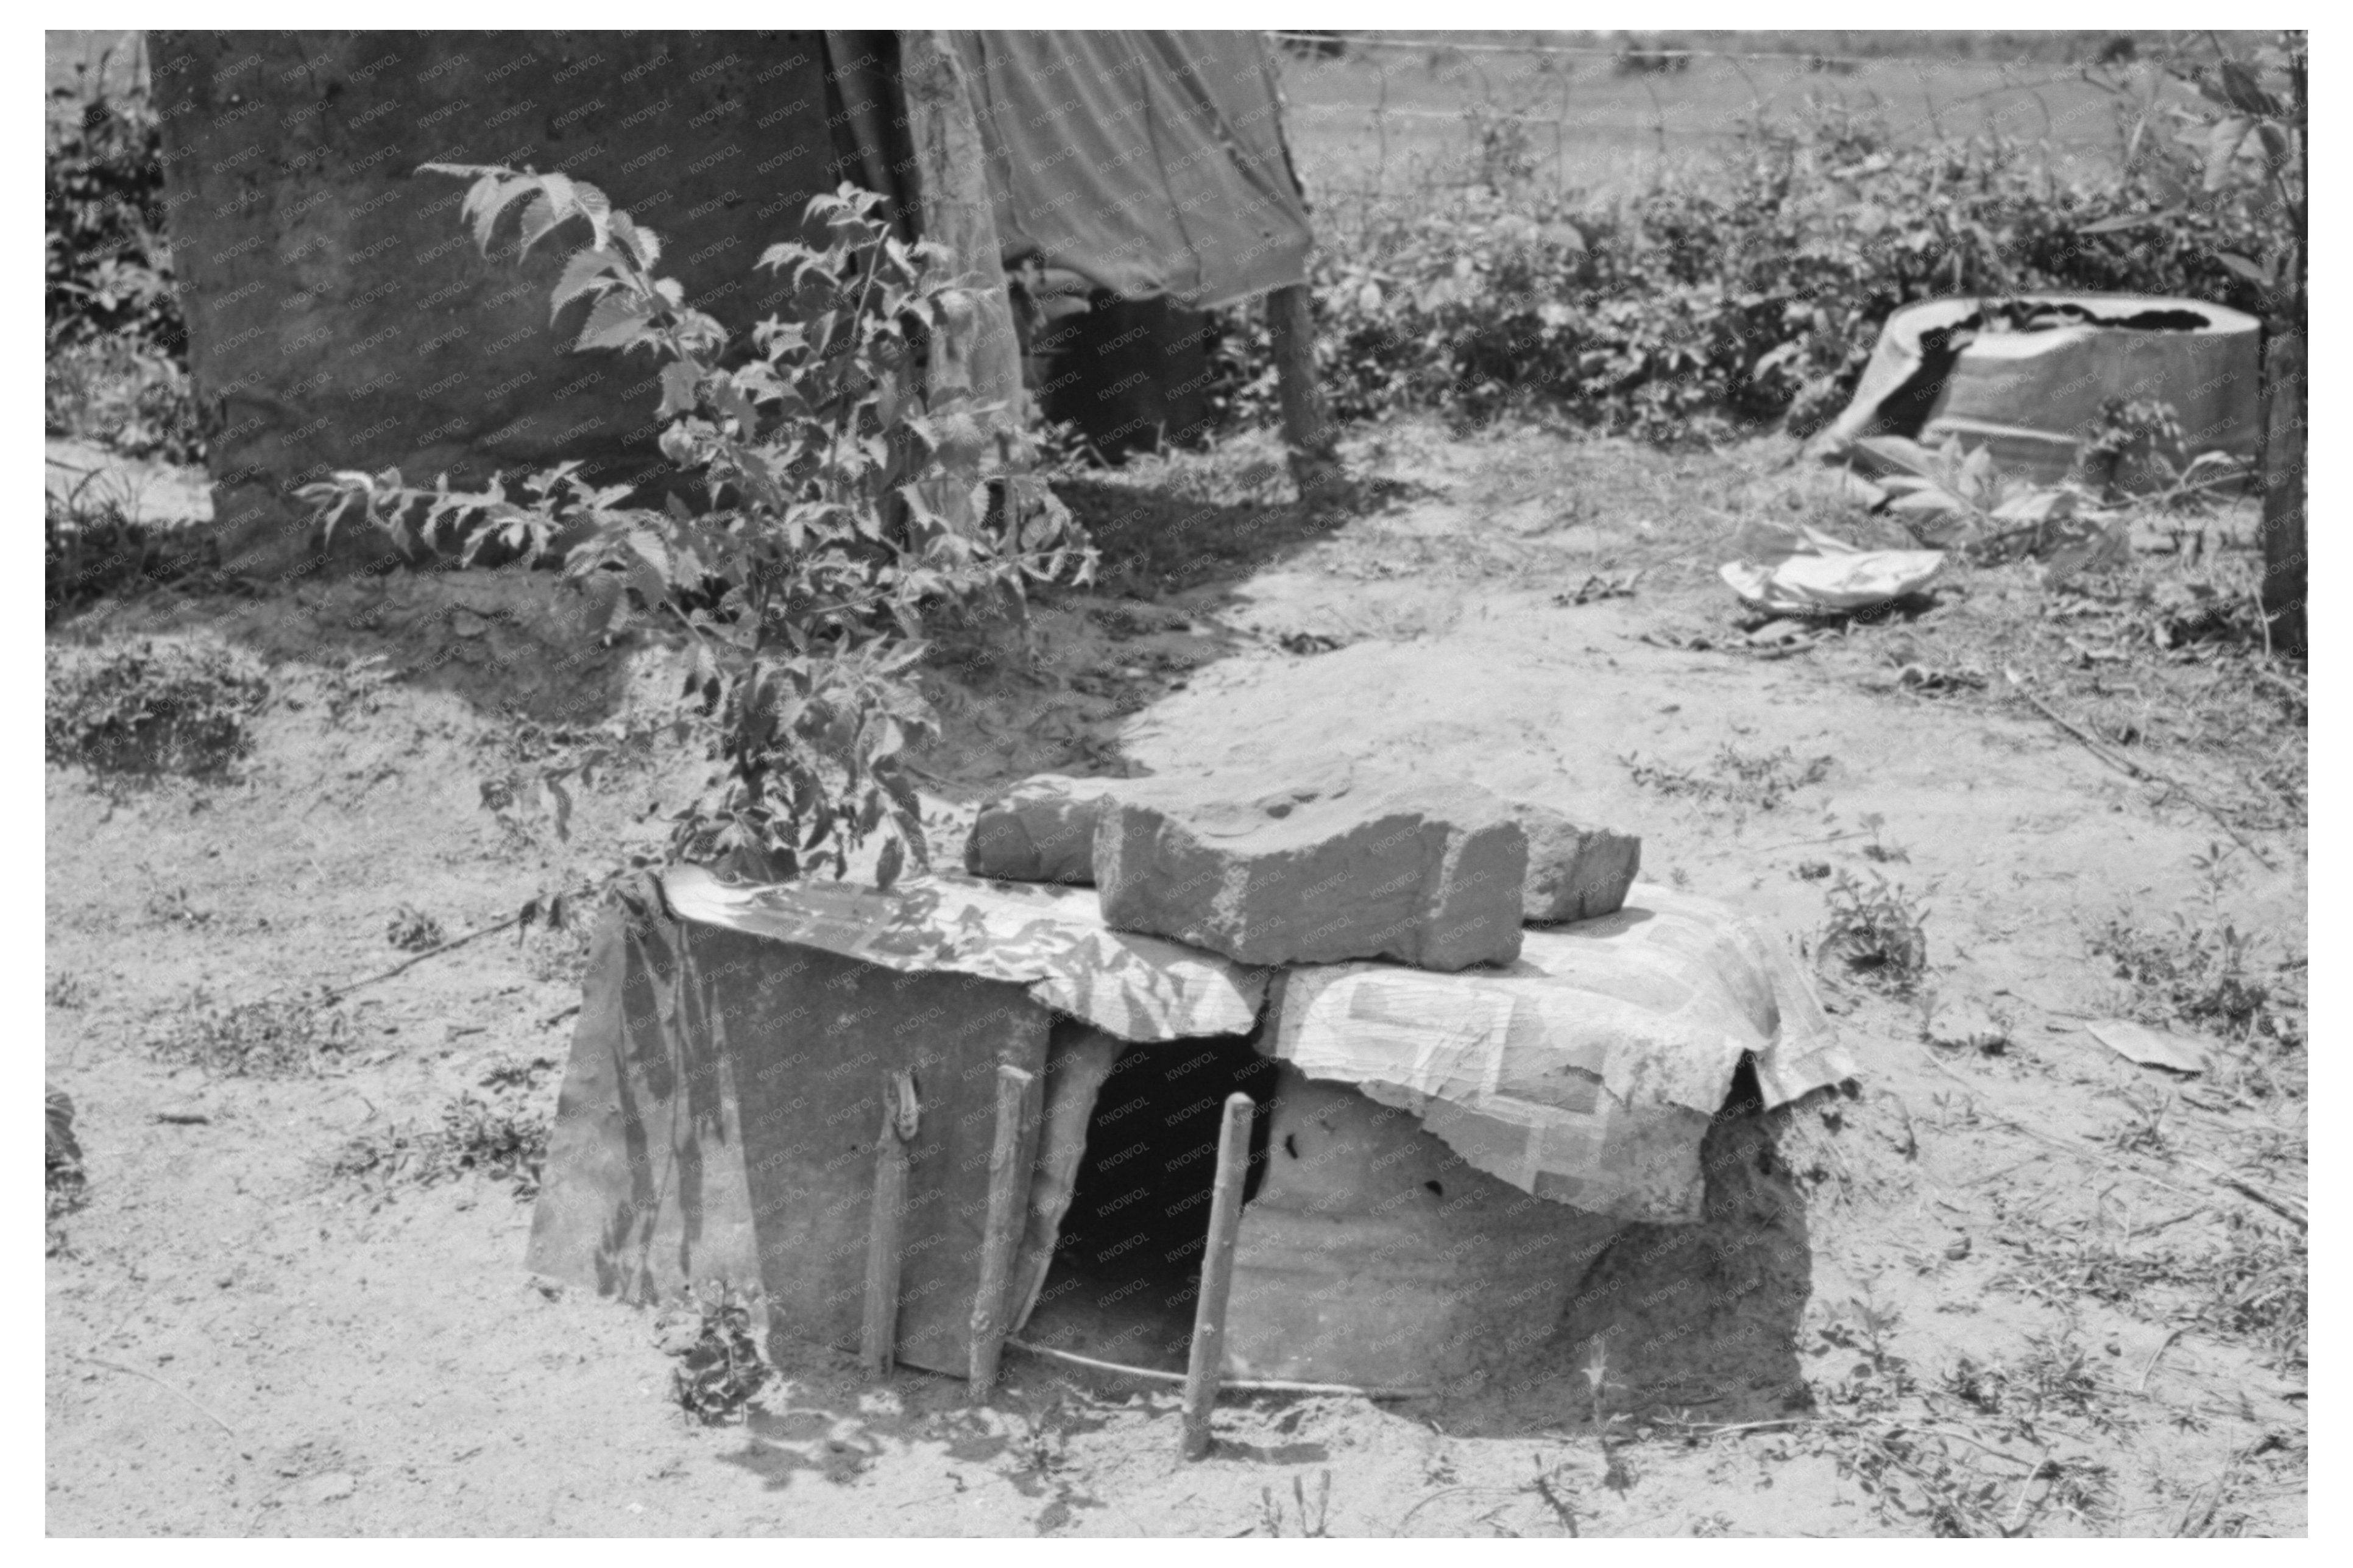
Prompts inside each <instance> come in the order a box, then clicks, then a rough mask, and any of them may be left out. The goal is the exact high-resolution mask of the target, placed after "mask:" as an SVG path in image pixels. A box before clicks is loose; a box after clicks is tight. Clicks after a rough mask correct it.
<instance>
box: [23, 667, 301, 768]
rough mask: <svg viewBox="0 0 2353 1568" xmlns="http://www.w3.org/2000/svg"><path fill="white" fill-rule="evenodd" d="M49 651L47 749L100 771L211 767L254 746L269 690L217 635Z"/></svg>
mask: <svg viewBox="0 0 2353 1568" xmlns="http://www.w3.org/2000/svg"><path fill="white" fill-rule="evenodd" d="M47 660H48V665H47V712H46V714H45V716H44V734H45V740H46V751H47V758H48V760H49V761H50V762H51V763H58V764H66V763H80V764H82V765H83V766H85V767H88V768H90V769H91V770H93V771H94V772H99V773H142V774H151V773H185V774H190V775H195V776H202V775H206V774H212V773H219V772H220V771H221V770H222V769H224V768H226V767H227V765H228V764H229V763H232V762H234V761H236V760H237V758H239V757H242V756H244V755H245V754H246V753H247V752H248V751H250V750H251V749H252V744H253V737H252V731H251V727H250V721H251V719H252V717H253V715H254V714H255V713H257V712H259V710H260V709H261V707H262V705H263V703H265V702H266V701H267V700H269V681H268V679H266V677H265V676H264V675H263V673H262V670H261V667H260V665H259V662H258V661H257V660H255V659H254V658H252V657H251V656H250V655H248V654H244V653H241V652H239V651H237V650H236V649H233V648H231V647H228V646H227V644H225V643H219V642H212V641H181V640H177V639H164V638H142V639H141V640H140V641H138V642H137V643H134V644H131V645H128V646H121V647H111V648H102V649H101V648H59V647H51V648H50V649H49V650H48V655H47Z"/></svg>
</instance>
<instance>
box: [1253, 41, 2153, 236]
mask: <svg viewBox="0 0 2353 1568" xmlns="http://www.w3.org/2000/svg"><path fill="white" fill-rule="evenodd" d="M1781 37H1786V35H1782V36H1781ZM1271 39H1272V41H1273V52H1274V54H1275V58H1277V60H1278V61H1279V63H1280V71H1281V76H1282V89H1283V95H1284V100H1285V109H1286V116H1285V118H1286V124H1287V127H1288V131H1289V134H1290V137H1291V143H1292V152H1293V160H1294V162H1295V163H1297V165H1298V167H1299V173H1300V176H1301V178H1302V180H1303V183H1304V184H1306V186H1307V189H1308V194H1309V195H1310V197H1311V198H1312V199H1314V201H1315V202H1316V203H1317V204H1318V205H1319V207H1321V208H1322V209H1323V210H1324V212H1325V213H1326V214H1329V215H1332V216H1341V215H1342V214H1345V212H1346V211H1347V210H1349V209H1356V210H1367V209H1369V208H1371V207H1375V206H1378V205H1382V204H1385V203H1388V202H1391V201H1394V200H1396V199H1398V198H1402V197H1411V196H1415V195H1434V194H1436V193H1438V192H1440V191H1444V190H1448V189H1461V188H1469V187H1477V186H1482V185H1483V186H1492V187H1495V188H1498V189H1506V188H1508V189H1515V190H1516V189H1525V188H1526V187H1527V186H1530V185H1535V186H1538V187H1546V188H1548V189H1549V190H1550V191H1551V193H1553V194H1555V195H1560V196H1564V197H1568V196H1589V195H1607V194H1611V193H1623V192H1626V191H1630V190H1637V189H1641V188H1645V187H1647V186H1651V185H1654V184H1657V183H1659V182H1660V181H1662V180H1663V179H1666V178H1668V177H1670V176H1674V175H1678V174H1701V175H1704V171H1705V170H1706V168H1707V167H1708V166H1709V165H1710V164H1711V163H1714V162H1715V160H1716V158H1717V157H1718V155H1720V153H1721V152H1722V151H1723V150H1724V149H1725V147H1726V146H1727V145H1728V144H1730V143H1731V142H1735V141H1736V139H1737V138H1739V137H1740V136H1741V135H1742V134H1743V133H1744V131H1745V130H1746V129H1747V128H1749V127H1752V126H1754V125H1756V124H1758V123H1760V122H1764V123H1771V122H1774V121H1788V120H1790V119H1792V118H1795V117H1798V116H1800V115H1802V114H1805V113H1807V112H1809V111H1810V106H1815V105H1835V106H1840V107H1843V108H1844V109H1846V110H1852V111H1857V112H1860V113H1862V114H1864V115H1866V116H1869V117H1872V118H1873V119H1876V120H1878V121H1883V123H1884V124H1885V125H1886V127H1887V128H1888V130H1889V131H1890V132H1892V133H1893V134H1894V135H1895V136H1897V137H1898V138H1904V139H1914V138H1918V139H1935V138H1943V137H1948V136H1972V135H1989V134H1991V135H2000V136H2003V137H2007V138H2010V139H2013V140H2019V141H2025V142H2038V143H2041V144H2042V145H2044V146H2045V147H2046V148H2047V149H2048V157H2049V159H2050V162H2051V165H2052V167H2053V168H2054V170H2058V171H2060V172H2066V171H2068V170H2069V169H2071V168H2073V167H2075V166H2079V165H2087V164H2105V163H2111V162H2113V160H2114V158H2115V156H2116V151H2117V148H2118V145H2119V142H2118V140H2117V132H2116V118H2115V107H2116V96H2115V94H2114V93H2113V92H2112V91H2110V90H2108V89H2106V88H2104V87H2103V86H2102V85H2100V83H2099V82H2098V81H2097V80H2096V79H2095V78H2094V65H2093V58H2094V57H2096V56H2097V54H2098V53H2099V52H2100V51H2099V49H2098V48H2097V47H2087V48H2086V49H2085V50H2084V53H2085V56H2086V58H2085V60H2084V62H2083V63H2070V62H2063V61H2054V60H2051V59H2032V58H2011V59H1973V58H1959V57H1958V56H1957V55H1956V56H1955V57H1952V58H1932V57H1928V56H1921V55H1865V54H1855V53H1834V52H1819V53H1818V52H1812V51H1808V50H1804V49H1789V48H1759V49H1755V50H1731V49H1721V48H1689V49H1686V48H1680V47H1658V46H1639V45H1630V44H1627V45H1606V44H1597V45H1589V46H1588V45H1574V44H1557V43H1546V42H1537V41H1529V42H1525V43H1514V42H1495V41H1492V40H1486V39H1477V38H1466V39H1461V40H1457V39H1451V38H1442V37H1440V38H1432V37H1398V36H1393V35H1384V34H1371V33H1351V34H1332V33H1303V32H1277V33H1274V34H1272V35H1271ZM2114 47H2121V46H2112V48H2114ZM1335 208H1336V209H1339V212H1337V213H1335ZM1343 226H1345V219H1344V222H1343Z"/></svg>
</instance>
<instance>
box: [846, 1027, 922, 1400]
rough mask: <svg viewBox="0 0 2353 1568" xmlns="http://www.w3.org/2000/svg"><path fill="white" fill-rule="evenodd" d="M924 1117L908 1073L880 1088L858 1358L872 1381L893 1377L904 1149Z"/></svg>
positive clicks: (896, 1075)
mask: <svg viewBox="0 0 2353 1568" xmlns="http://www.w3.org/2000/svg"><path fill="white" fill-rule="evenodd" d="M922 1115H923V1110H922V1107H920V1106H919V1105H917V1104H916V1103H915V1080H914V1078H913V1075H912V1074H908V1073H903V1072H901V1073H892V1074H891V1075H890V1076H889V1077H888V1078H887V1079H884V1080H883V1083H882V1131H881V1135H880V1136H879V1137H878V1138H876V1140H875V1142H874V1208H873V1214H872V1217H871V1219H870V1220H869V1222H868V1229H867V1232H866V1321H865V1322H864V1324H863V1325H862V1328H861V1331H860V1334H859V1337H858V1355H859V1359H860V1361H861V1362H863V1363H865V1365H866V1372H867V1375H868V1376H870V1377H888V1376H890V1375H891V1364H892V1357H893V1356H894V1355H895V1353H896V1352H897V1351H898V1348H899V1266H900V1263H901V1262H902V1259H903V1258H904V1255H905V1242H906V1228H907V1145H908V1144H909V1143H911V1142H914V1137H915V1128H916V1126H917V1124H918V1122H919V1121H920V1120H921V1118H922Z"/></svg>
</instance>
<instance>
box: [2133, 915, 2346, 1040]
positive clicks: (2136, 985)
mask: <svg viewBox="0 0 2353 1568" xmlns="http://www.w3.org/2000/svg"><path fill="white" fill-rule="evenodd" d="M2261 945H2262V939H2261V938H2260V937H2259V936H2257V935H2256V934H2255V933H2253V932H2251V931H2250V932H2242V931H2240V930H2239V929H2238V927H2237V926H2236V925H2234V924H2232V923H2231V922H2230V921H2222V922H2221V923H2220V924H2208V923H2201V922H2199V921H2192V920H2191V919H2190V918H2189V916H2188V915H2186V914H2184V913H2182V912H2181V911H2180V910H2174V911H2173V913H2172V917H2171V923H2170V924H2169V925H2167V926H2161V927H2159V928H2158V929H2156V930H2154V931H2151V930H2147V929H2146V928H2143V927H2141V926H2137V925H2135V924H2134V923H2132V921H2131V918H2130V913H2129V911H2123V912H2119V913H2118V914H2117V915H2116V917H2114V918H2113V919H2111V920H2110V921H2108V923H2107V924H2106V925H2105V927H2103V928H2102V929H2101V930H2100V931H2096V932H2094V934H2093V935H2092V937H2091V938H2090V947H2091V950H2092V952H2094V954H2096V955H2097V956H2099V957H2101V958H2105V959H2106V960H2107V961H2108V962H2109V963H2110V965H2111V973H2114V974H2115V976H2116V978H2117V979H2118V980H2122V981H2124V982H2126V984H2129V985H2131V986H2132V988H2133V991H2134V997H2133V1001H2132V1004H2131V1005H2132V1007H2133V1010H2135V1011H2137V1012H2141V1013H2144V1014H2145V1015H2147V1016H2148V1017H2149V1020H2150V1021H2151V1022H2155V1023H2165V1022H2169V1021H2171V1020H2173V1019H2177V1018H2178V1019H2180V1020H2181V1021H2183V1022H2185V1023H2189V1024H2192V1025H2196V1026H2202V1027H2206V1028H2211V1029H2215V1030H2217V1031H2219V1032H2220V1033H2221V1034H2222V1035H2224V1036H2225V1037H2229V1038H2231V1039H2233V1040H2251V1039H2257V1038H2263V1039H2268V1040H2271V1041H2274V1042H2276V1043H2277V1044H2280V1045H2283V1046H2289V1047H2294V1046H2299V1045H2301V1044H2303V1042H2304V1032H2303V1029H2302V1027H2301V1026H2300V1025H2299V1024H2298V1023H2297V1021H2296V1019H2295V1016H2293V1015H2292V1013H2291V1011H2290V1009H2289V1007H2288V1006H2287V1005H2286V1002H2287V999H2286V998H2285V997H2284V996H2283V995H2281V994H2280V988H2279V986H2278V985H2277V983H2276V980H2275V978H2274V977H2273V976H2267V975H2265V974H2263V973H2262V972H2261V971H2260V969H2259V967H2258V965H2257V964H2256V963H2255V957H2254V955H2255V952H2256V951H2257V949H2258V948H2259V947H2260V946H2261Z"/></svg>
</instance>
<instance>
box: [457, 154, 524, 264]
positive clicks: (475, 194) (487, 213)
mask: <svg viewBox="0 0 2353 1568" xmlns="http://www.w3.org/2000/svg"><path fill="white" fill-rule="evenodd" d="M537 185H538V182H536V181H535V180H533V179H532V178H531V177H530V176H528V175H524V176H519V177H517V178H514V179H508V178H505V177H504V176H503V175H502V174H500V173H495V172H494V173H489V174H484V175H483V176H482V177H481V178H480V179H479V180H477V181H475V182H474V185H473V188H472V189H471V190H470V191H468V192H467V193H466V202H465V205H464V206H463V207H462V208H460V209H459V211H460V212H461V213H462V214H463V215H464V216H469V217H471V218H472V219H473V220H474V243H475V244H477V245H479V246H480V247H481V250H482V254H483V255H484V256H488V255H489V254H490V253H491V234H492V233H493V231H495V230H496V229H497V227H498V226H499V214H501V213H502V212H504V211H505V210H506V209H507V207H508V206H509V205H511V204H512V203H513V202H514V201H515V200H516V199H517V198H518V197H521V196H525V195H530V194H531V193H532V192H533V190H535V189H536V188H537Z"/></svg>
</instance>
